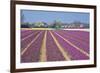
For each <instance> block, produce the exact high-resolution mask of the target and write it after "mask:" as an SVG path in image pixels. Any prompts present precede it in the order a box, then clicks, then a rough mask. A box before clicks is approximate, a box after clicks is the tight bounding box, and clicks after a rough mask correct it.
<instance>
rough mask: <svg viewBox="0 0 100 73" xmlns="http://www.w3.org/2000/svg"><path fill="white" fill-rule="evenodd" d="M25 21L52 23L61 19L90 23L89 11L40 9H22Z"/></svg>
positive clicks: (63, 20) (67, 21)
mask: <svg viewBox="0 0 100 73" xmlns="http://www.w3.org/2000/svg"><path fill="white" fill-rule="evenodd" d="M21 15H23V20H22V21H23V22H39V21H43V22H46V23H52V22H54V20H60V21H61V22H63V23H72V22H74V21H80V22H82V23H87V24H89V16H90V15H89V13H82V12H81V13H79V12H56V11H38V10H21Z"/></svg>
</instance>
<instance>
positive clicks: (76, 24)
mask: <svg viewBox="0 0 100 73" xmlns="http://www.w3.org/2000/svg"><path fill="white" fill-rule="evenodd" d="M21 28H55V29H66V28H89V24H86V23H82V22H78V21H77V22H72V23H62V22H61V21H57V20H55V21H54V22H52V23H46V22H42V21H41V22H34V23H29V22H25V23H21Z"/></svg>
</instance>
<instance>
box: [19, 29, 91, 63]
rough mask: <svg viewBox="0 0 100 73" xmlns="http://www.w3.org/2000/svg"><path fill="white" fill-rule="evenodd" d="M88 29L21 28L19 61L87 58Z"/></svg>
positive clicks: (88, 49)
mask: <svg viewBox="0 0 100 73" xmlns="http://www.w3.org/2000/svg"><path fill="white" fill-rule="evenodd" d="M89 41H90V40H89V31H80V30H24V29H22V30H21V51H20V53H21V62H22V63H27V62H49V61H50V62H51V61H72V60H87V59H89V57H90V56H89V51H90V46H89V44H90V42H89Z"/></svg>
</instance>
